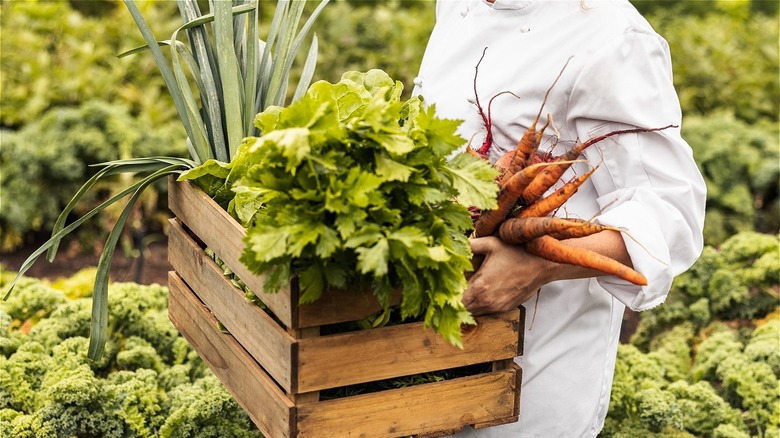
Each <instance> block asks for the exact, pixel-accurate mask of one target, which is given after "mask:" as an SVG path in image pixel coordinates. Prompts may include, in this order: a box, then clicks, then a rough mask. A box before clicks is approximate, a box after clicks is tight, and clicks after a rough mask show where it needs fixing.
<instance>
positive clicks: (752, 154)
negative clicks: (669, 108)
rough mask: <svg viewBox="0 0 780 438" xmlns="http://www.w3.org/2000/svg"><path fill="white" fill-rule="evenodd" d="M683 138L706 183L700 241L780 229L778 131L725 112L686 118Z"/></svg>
mask: <svg viewBox="0 0 780 438" xmlns="http://www.w3.org/2000/svg"><path fill="white" fill-rule="evenodd" d="M683 135H684V136H685V138H686V140H687V141H688V143H689V144H690V145H691V148H692V149H693V156H694V159H695V160H696V163H697V164H698V166H699V169H700V170H701V172H702V175H703V176H704V180H705V182H706V184H707V216H706V218H705V221H704V241H705V243H707V244H709V245H719V244H721V243H723V241H725V240H726V239H727V238H729V237H731V236H732V235H734V234H736V233H738V232H740V231H751V230H756V231H760V232H768V233H771V232H777V230H778V229H780V193H778V190H779V189H780V145H778V138H780V131H779V130H778V125H777V123H776V122H775V123H765V122H756V123H753V124H748V123H746V122H744V121H741V120H739V119H737V118H736V117H734V116H733V115H731V114H730V113H728V112H717V113H712V114H709V115H707V116H690V117H686V118H685V120H684V121H683Z"/></svg>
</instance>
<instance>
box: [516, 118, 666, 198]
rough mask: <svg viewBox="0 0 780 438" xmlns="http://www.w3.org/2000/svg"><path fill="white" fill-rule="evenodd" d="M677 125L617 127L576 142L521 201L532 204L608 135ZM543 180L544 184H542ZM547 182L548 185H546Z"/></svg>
mask: <svg viewBox="0 0 780 438" xmlns="http://www.w3.org/2000/svg"><path fill="white" fill-rule="evenodd" d="M676 127H677V125H667V126H664V127H662V128H632V129H619V130H616V131H611V132H608V133H606V134H604V135H600V136H598V137H593V138H591V139H589V140H586V141H584V142H582V143H578V144H577V145H575V146H574V147H572V148H571V149H569V150H568V151H566V152H564V153H563V154H562V155H560V156H559V157H558V158H557V159H556V161H555V162H560V163H561V164H560V165H556V166H550V167H548V168H547V169H545V170H544V171H543V172H542V174H541V175H539V177H540V178H541V179H540V181H539V184H536V183H534V184H532V185H531V186H529V188H528V189H526V191H525V193H523V202H525V203H526V204H532V203H534V202H536V201H537V200H538V199H539V198H541V197H542V195H544V193H545V192H546V191H547V190H549V189H550V187H552V186H553V185H554V184H555V183H556V182H557V181H558V179H559V178H560V177H561V176H562V175H563V174H564V172H566V170H568V169H569V167H571V163H573V162H574V161H575V160H577V159H578V158H579V157H580V155H581V154H582V152H583V151H585V149H587V148H588V147H590V146H592V145H594V144H596V143H598V142H600V141H603V140H606V139H607V138H609V137H612V136H615V135H619V134H636V133H641V132H654V131H662V130H664V129H668V128H676ZM542 182H544V184H542ZM548 184H549V185H548Z"/></svg>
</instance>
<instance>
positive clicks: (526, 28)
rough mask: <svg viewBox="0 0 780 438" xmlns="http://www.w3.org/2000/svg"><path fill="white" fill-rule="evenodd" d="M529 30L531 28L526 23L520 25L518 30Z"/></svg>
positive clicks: (523, 31) (524, 31)
mask: <svg viewBox="0 0 780 438" xmlns="http://www.w3.org/2000/svg"><path fill="white" fill-rule="evenodd" d="M530 30H531V28H530V27H528V25H527V24H524V25H522V26H520V32H522V33H526V32H528V31H530Z"/></svg>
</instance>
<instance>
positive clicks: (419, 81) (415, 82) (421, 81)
mask: <svg viewBox="0 0 780 438" xmlns="http://www.w3.org/2000/svg"><path fill="white" fill-rule="evenodd" d="M412 83H414V85H417V86H418V87H420V86H422V84H423V80H422V78H421V77H419V76H417V77H416V78H414V80H413V81H412Z"/></svg>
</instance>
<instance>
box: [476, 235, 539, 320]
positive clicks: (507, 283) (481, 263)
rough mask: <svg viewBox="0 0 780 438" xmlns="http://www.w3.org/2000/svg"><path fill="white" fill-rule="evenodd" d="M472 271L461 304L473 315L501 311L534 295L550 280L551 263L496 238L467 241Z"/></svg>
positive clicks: (509, 308)
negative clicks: (473, 270) (472, 265)
mask: <svg viewBox="0 0 780 438" xmlns="http://www.w3.org/2000/svg"><path fill="white" fill-rule="evenodd" d="M471 251H472V252H473V253H474V259H473V262H474V264H475V266H474V268H475V272H473V273H470V274H469V276H468V278H469V287H468V289H467V290H466V292H465V293H464V294H463V304H464V305H465V306H466V308H467V309H468V310H469V311H470V312H471V313H472V314H473V315H484V314H487V313H497V312H505V311H508V310H511V309H514V308H516V307H518V306H519V305H521V304H522V303H524V302H525V301H527V300H528V299H529V298H531V297H532V296H534V295H535V294H536V292H537V291H539V288H541V287H542V285H544V284H545V283H547V282H548V279H551V273H550V270H551V268H552V264H551V263H550V262H547V261H546V260H543V259H541V258H539V257H536V256H533V255H531V254H528V253H527V252H525V250H523V249H522V247H520V246H516V245H509V244H506V243H504V242H502V241H501V239H499V238H497V237H480V238H476V239H471Z"/></svg>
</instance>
